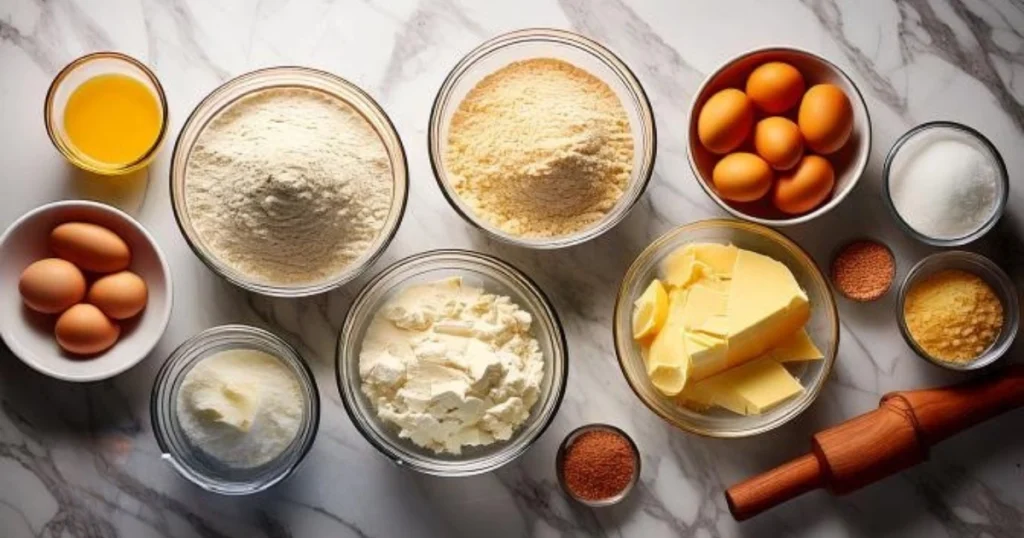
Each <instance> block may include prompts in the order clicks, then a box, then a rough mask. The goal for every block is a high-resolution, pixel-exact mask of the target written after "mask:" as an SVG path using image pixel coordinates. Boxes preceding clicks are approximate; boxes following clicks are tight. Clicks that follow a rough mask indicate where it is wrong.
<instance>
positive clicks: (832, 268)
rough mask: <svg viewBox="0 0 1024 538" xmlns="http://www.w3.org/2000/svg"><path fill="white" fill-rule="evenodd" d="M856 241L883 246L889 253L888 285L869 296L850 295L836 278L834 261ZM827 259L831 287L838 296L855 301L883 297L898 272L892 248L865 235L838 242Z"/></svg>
mask: <svg viewBox="0 0 1024 538" xmlns="http://www.w3.org/2000/svg"><path fill="white" fill-rule="evenodd" d="M858 243H870V244H875V245H878V246H880V247H882V248H884V249H885V251H886V252H887V253H888V254H889V260H890V261H891V262H892V275H890V276H889V279H888V285H886V287H885V289H884V290H879V291H878V292H876V293H874V294H871V295H870V296H862V297H857V296H854V295H851V294H849V293H847V290H845V289H843V287H842V286H840V285H839V282H838V281H837V279H836V268H837V267H836V262H837V261H839V257H840V256H841V255H842V254H844V253H845V252H846V249H848V248H850V247H852V246H854V245H856V244H858ZM828 259H829V262H828V273H829V274H828V276H829V283H831V284H832V289H833V290H835V292H836V293H838V294H839V296H841V297H843V298H845V299H847V300H850V301H853V302H855V303H873V302H875V301H878V300H880V299H881V298H883V297H885V296H886V295H887V294H888V293H889V292H890V291H891V290H892V286H893V284H894V283H895V282H896V274H897V273H898V272H899V265H898V264H897V263H896V254H895V253H894V252H893V250H892V248H891V247H890V246H889V245H888V244H886V243H885V242H883V241H881V240H879V239H874V238H871V237H866V236H862V237H856V238H853V239H850V240H848V241H846V242H845V243H842V244H840V245H839V246H838V247H836V249H835V250H833V251H832V255H831V256H829V258H828Z"/></svg>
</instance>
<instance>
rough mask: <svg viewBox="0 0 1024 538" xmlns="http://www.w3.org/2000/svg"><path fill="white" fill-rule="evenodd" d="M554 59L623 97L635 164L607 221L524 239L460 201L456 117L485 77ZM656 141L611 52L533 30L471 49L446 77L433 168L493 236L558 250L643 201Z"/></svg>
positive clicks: (455, 201)
mask: <svg viewBox="0 0 1024 538" xmlns="http://www.w3.org/2000/svg"><path fill="white" fill-rule="evenodd" d="M539 58H551V59H555V60H561V61H564V62H567V63H569V64H572V65H573V66H575V67H578V68H580V69H583V70H584V71H586V72H588V73H590V74H591V75H593V76H594V77H597V78H598V79H600V80H601V81H603V82H604V83H605V84H607V85H608V87H610V88H611V90H612V91H613V92H614V93H615V95H616V96H617V97H618V98H619V101H620V102H621V104H622V107H623V108H624V109H625V113H626V116H627V117H628V119H629V128H630V132H631V135H632V139H633V163H632V169H631V173H630V177H629V181H628V183H627V184H626V187H625V189H624V190H623V193H622V195H621V196H620V197H619V198H618V200H617V201H616V202H615V203H614V205H613V206H612V207H611V209H610V210H608V211H607V212H606V213H605V214H604V215H603V217H601V218H600V219H599V220H597V221H595V222H593V223H591V224H590V225H589V226H587V227H585V228H583V229H581V230H578V231H576V232H573V233H571V234H568V235H560V236H554V237H526V236H520V235H513V234H510V233H508V232H506V231H503V230H502V229H500V228H498V227H497V226H495V225H494V224H492V223H490V222H488V221H487V220H486V219H484V218H482V217H481V216H479V215H477V214H476V212H475V211H474V210H473V208H472V207H470V205H469V204H467V203H466V201H465V200H463V199H462V197H460V195H459V193H458V192H456V190H455V187H454V185H453V179H454V178H453V177H452V174H451V172H450V171H449V166H448V165H447V164H446V162H445V161H446V153H447V148H448V138H449V133H450V130H451V124H452V118H453V116H454V115H455V112H456V111H457V110H458V108H459V105H460V103H461V102H462V100H463V99H464V98H465V97H466V95H467V94H468V93H469V92H470V91H471V90H472V89H473V88H474V87H475V86H476V85H477V84H478V83H479V82H480V81H481V80H483V79H484V78H485V77H487V76H488V75H490V74H492V73H494V72H495V71H497V70H499V69H501V68H503V67H506V66H508V65H509V64H512V63H513V62H518V61H523V60H530V59H539ZM656 146H657V137H656V129H655V122H654V113H653V111H652V109H651V104H650V101H649V100H648V99H647V94H646V93H645V92H644V89H643V87H642V86H641V85H640V81H639V80H638V79H637V78H636V75H634V74H633V72H632V71H630V69H629V67H627V66H626V64H625V63H624V62H623V61H622V60H621V59H619V58H618V57H617V56H616V55H615V54H614V53H612V52H611V51H610V50H608V49H606V48H604V47H603V46H601V45H600V44H598V43H596V42H594V41H592V40H590V39H588V38H586V37H583V36H581V35H578V34H575V33H572V32H567V31H564V30H554V29H546V28H534V29H526V30H518V31H515V32H511V33H508V34H504V35H500V36H497V37H495V38H493V39H490V40H488V41H486V42H484V43H483V44H481V45H480V46H478V47H477V48H475V49H473V50H472V51H471V52H470V53H469V54H467V55H466V56H465V57H464V58H462V60H460V61H459V63H457V64H456V65H455V67H454V68H453V69H452V70H451V72H450V73H449V74H448V77H447V78H446V79H445V81H444V83H443V84H442V85H441V88H440V90H438V93H437V97H436V98H435V100H434V105H433V109H432V110H431V113H430V129H429V131H428V148H429V151H430V164H431V166H432V167H433V169H434V177H435V178H436V179H437V182H438V185H439V186H440V187H441V191H442V192H443V193H444V195H445V197H446V198H447V199H448V202H449V203H450V204H451V206H452V207H453V208H454V209H455V211H456V212H458V214H459V215H460V216H461V217H462V218H463V219H465V220H466V221H467V222H469V223H470V224H472V225H473V226H476V227H477V228H479V229H481V230H482V231H483V232H485V233H486V234H488V235H489V236H491V237H493V238H495V239H497V240H499V241H503V242H505V243H510V244H513V245H518V246H522V247H527V248H537V249H555V248H563V247H568V246H572V245H577V244H580V243H583V242H585V241H589V240H591V239H593V238H595V237H597V236H599V235H601V234H603V233H605V232H607V231H608V230H610V229H612V228H613V227H614V226H615V225H616V224H618V223H619V222H621V221H622V220H623V219H624V218H625V217H626V215H627V214H628V213H629V210H630V209H632V207H633V206H634V205H635V204H636V203H637V201H639V200H640V197H641V196H642V195H643V193H644V190H645V189H646V188H647V184H648V183H649V182H650V179H651V174H652V172H653V171H654V158H655V153H656Z"/></svg>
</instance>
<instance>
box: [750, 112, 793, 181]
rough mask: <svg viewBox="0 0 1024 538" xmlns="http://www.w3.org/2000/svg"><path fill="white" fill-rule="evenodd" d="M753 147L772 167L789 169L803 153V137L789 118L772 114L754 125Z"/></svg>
mask: <svg viewBox="0 0 1024 538" xmlns="http://www.w3.org/2000/svg"><path fill="white" fill-rule="evenodd" d="M754 148H755V149H756V150H757V154H758V155H760V156H761V158H763V159H764V160H766V161H768V164H770V165H771V167H772V168H774V169H776V170H789V169H790V168H793V167H794V166H796V163H798V162H800V157H803V155H804V139H803V137H802V136H801V135H800V128H799V127H797V126H796V124H795V123H793V122H792V121H791V120H789V119H786V118H783V117H782V116H772V117H770V118H765V119H763V120H761V121H759V122H757V125H755V126H754Z"/></svg>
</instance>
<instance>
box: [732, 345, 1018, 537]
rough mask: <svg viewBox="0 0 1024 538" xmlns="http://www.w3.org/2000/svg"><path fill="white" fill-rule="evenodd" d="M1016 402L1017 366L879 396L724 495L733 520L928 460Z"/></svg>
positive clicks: (841, 489) (865, 482) (857, 485)
mask: <svg viewBox="0 0 1024 538" xmlns="http://www.w3.org/2000/svg"><path fill="white" fill-rule="evenodd" d="M1022 405H1024V365H1013V366H1009V367H1007V368H1005V369H1004V370H1002V371H1001V372H1000V373H998V374H996V375H994V376H990V377H987V378H981V379H978V380H975V381H971V382H967V383H963V384H960V385H954V386H952V387H943V388H938V389H927V390H911V391H900V392H892V393H889V394H886V395H885V396H883V397H882V401H881V403H880V405H879V407H878V409H876V410H874V411H871V412H870V413H865V414H863V415H861V416H859V417H856V418H853V419H850V420H848V421H846V422H844V423H842V424H840V425H838V426H834V427H832V428H829V429H827V430H825V431H822V432H818V433H817V434H815V435H814V437H813V439H812V441H811V453H810V454H806V455H804V456H801V457H799V458H797V459H795V460H792V461H790V462H789V463H786V464H784V465H781V466H779V467H776V468H775V469H772V470H771V471H768V472H766V473H764V474H761V475H758V476H755V477H753V478H750V479H748V480H747V481H745V482H742V483H739V484H736V485H735V486H733V487H731V488H729V489H728V490H726V492H725V498H726V501H727V502H728V503H729V511H731V512H732V515H733V517H734V518H736V520H737V521H742V520H744V519H747V518H750V517H753V516H755V515H757V514H760V513H761V512H763V511H765V510H767V509H769V508H772V507H773V506H775V505H778V504H781V503H784V502H786V501H788V500H790V499H792V498H794V497H797V496H798V495H802V494H804V493H807V492H808V491H811V490H813V489H817V488H825V489H827V490H828V491H830V492H832V493H833V494H835V495H844V494H846V493H849V492H851V491H854V490H856V489H859V488H861V487H863V486H866V485H868V484H870V483H872V482H875V481H877V480H881V479H882V478H885V477H887V476H889V475H891V474H895V473H897V472H899V471H902V470H904V469H906V468H908V467H912V466H914V465H917V464H918V463H920V462H922V461H924V460H925V459H926V458H927V457H928V447H930V446H931V445H933V444H935V443H938V442H939V441H942V440H943V439H946V438H947V437H950V436H952V435H953V434H956V433H957V432H960V431H962V430H965V429H967V428H970V427H971V426H974V425H975V424H978V423H980V422H984V421H985V420H988V419H990V418H992V417H994V416H996V415H999V414H1000V413H1004V412H1006V411H1009V410H1011V409H1014V408H1016V407H1020V406H1022Z"/></svg>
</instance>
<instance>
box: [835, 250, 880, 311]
mask: <svg viewBox="0 0 1024 538" xmlns="http://www.w3.org/2000/svg"><path fill="white" fill-rule="evenodd" d="M831 276H832V285H833V286H834V287H835V288H836V291H838V292H839V293H840V294H842V295H843V296H844V297H846V298H847V299H850V300H851V301H857V302H862V303H866V302H870V301H876V300H878V299H881V298H882V296H884V295H885V294H886V293H887V292H888V291H889V289H890V288H892V283H893V280H895V278H896V257H895V256H894V255H893V253H892V249H890V248H889V247H888V246H886V245H885V244H884V243H881V242H878V241H875V240H874V239H855V240H853V241H850V242H849V243H847V244H845V245H843V246H842V247H841V248H840V249H839V250H838V251H836V253H835V255H834V256H833V257H832V270H831Z"/></svg>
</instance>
